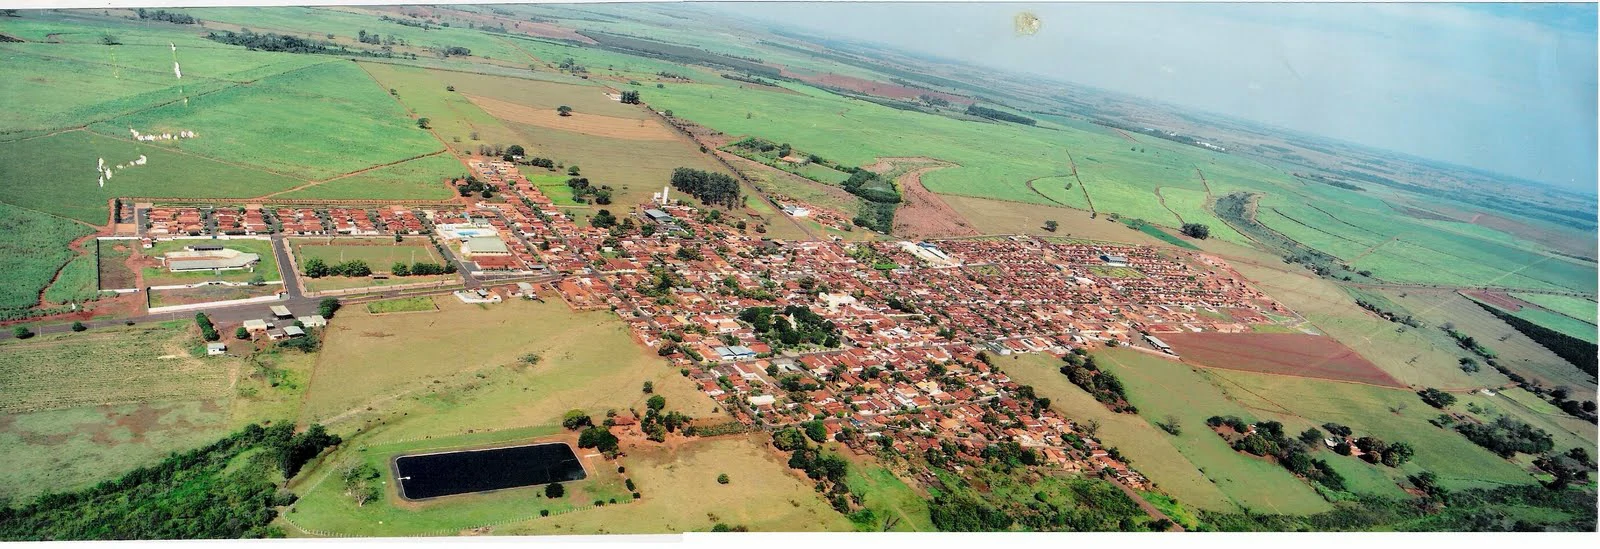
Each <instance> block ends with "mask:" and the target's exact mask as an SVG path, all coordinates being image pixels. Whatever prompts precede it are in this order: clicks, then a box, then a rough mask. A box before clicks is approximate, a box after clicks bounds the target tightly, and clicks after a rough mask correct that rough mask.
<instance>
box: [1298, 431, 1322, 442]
mask: <svg viewBox="0 0 1600 549" xmlns="http://www.w3.org/2000/svg"><path fill="white" fill-rule="evenodd" d="M1300 442H1304V443H1306V446H1316V445H1318V444H1321V443H1322V431H1321V430H1319V429H1317V428H1316V427H1308V428H1306V430H1305V431H1302V432H1301V433H1300Z"/></svg>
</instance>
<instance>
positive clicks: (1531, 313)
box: [1511, 307, 1600, 343]
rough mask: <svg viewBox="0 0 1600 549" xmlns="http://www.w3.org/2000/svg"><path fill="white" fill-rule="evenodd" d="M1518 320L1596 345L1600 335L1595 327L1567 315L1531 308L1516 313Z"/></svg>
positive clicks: (1524, 308)
mask: <svg viewBox="0 0 1600 549" xmlns="http://www.w3.org/2000/svg"><path fill="white" fill-rule="evenodd" d="M1511 314H1513V315H1516V316H1517V317H1518V318H1521V319H1523V320H1526V321H1528V322H1532V323H1534V324H1538V325H1540V326H1544V327H1546V328H1549V329H1552V330H1555V331H1558V332H1561V333H1563V334H1567V335H1569V336H1572V337H1576V338H1578V339H1581V340H1584V341H1587V342H1589V343H1594V342H1595V341H1596V340H1597V338H1600V334H1597V333H1596V328H1595V325H1593V324H1590V323H1588V322H1584V321H1582V320H1578V319H1576V318H1572V317H1570V316H1566V315H1560V314H1556V313H1552V312H1550V311H1542V310H1539V309H1534V308H1531V307H1523V308H1522V310H1520V311H1517V312H1515V313H1511Z"/></svg>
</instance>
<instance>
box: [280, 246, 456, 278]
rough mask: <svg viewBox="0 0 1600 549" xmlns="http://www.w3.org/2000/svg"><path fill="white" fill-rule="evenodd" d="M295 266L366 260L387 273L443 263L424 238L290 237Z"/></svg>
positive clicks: (373, 267) (368, 264) (379, 270)
mask: <svg viewBox="0 0 1600 549" xmlns="http://www.w3.org/2000/svg"><path fill="white" fill-rule="evenodd" d="M289 243H290V245H291V246H292V248H293V249H294V260H295V263H298V264H300V265H304V264H305V262H306V260H309V259H312V258H317V259H321V260H322V261H323V262H325V263H327V264H329V265H333V264H337V263H343V262H346V261H355V260H360V261H365V262H367V266H369V267H372V270H373V271H374V272H388V271H389V268H390V267H392V266H393V265H394V264H395V263H397V262H398V263H405V264H406V265H411V264H413V263H442V262H443V260H442V259H440V258H439V254H438V253H437V252H435V251H434V250H433V246H432V245H430V244H429V242H428V240H427V239H425V238H407V239H404V240H402V241H400V242H395V241H394V238H392V237H380V238H291V239H289Z"/></svg>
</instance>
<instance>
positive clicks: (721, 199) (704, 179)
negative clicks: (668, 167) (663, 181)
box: [672, 168, 739, 208]
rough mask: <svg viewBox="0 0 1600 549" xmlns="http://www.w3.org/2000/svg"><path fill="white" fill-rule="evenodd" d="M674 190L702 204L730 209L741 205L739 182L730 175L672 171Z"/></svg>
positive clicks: (695, 171) (684, 169) (688, 170)
mask: <svg viewBox="0 0 1600 549" xmlns="http://www.w3.org/2000/svg"><path fill="white" fill-rule="evenodd" d="M672 188H674V189H677V190H678V191H680V192H683V193H685V194H688V195H689V196H693V197H695V198H697V199H699V200H700V202H701V203H702V204H714V205H719V206H724V207H728V208H734V207H738V205H739V182H738V181H736V180H734V179H733V177H731V176H729V175H728V174H722V173H715V172H708V171H704V170H697V169H694V168H677V169H675V170H672Z"/></svg>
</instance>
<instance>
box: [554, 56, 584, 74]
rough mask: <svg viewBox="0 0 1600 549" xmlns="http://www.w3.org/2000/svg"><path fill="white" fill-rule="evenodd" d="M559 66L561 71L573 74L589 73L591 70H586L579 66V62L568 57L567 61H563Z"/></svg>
mask: <svg viewBox="0 0 1600 549" xmlns="http://www.w3.org/2000/svg"><path fill="white" fill-rule="evenodd" d="M558 66H560V67H561V70H564V71H569V72H572V73H582V72H589V69H587V68H584V66H583V65H579V64H578V62H577V61H574V60H573V59H572V58H571V57H568V58H566V59H562V60H561V63H560V65H558Z"/></svg>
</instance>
